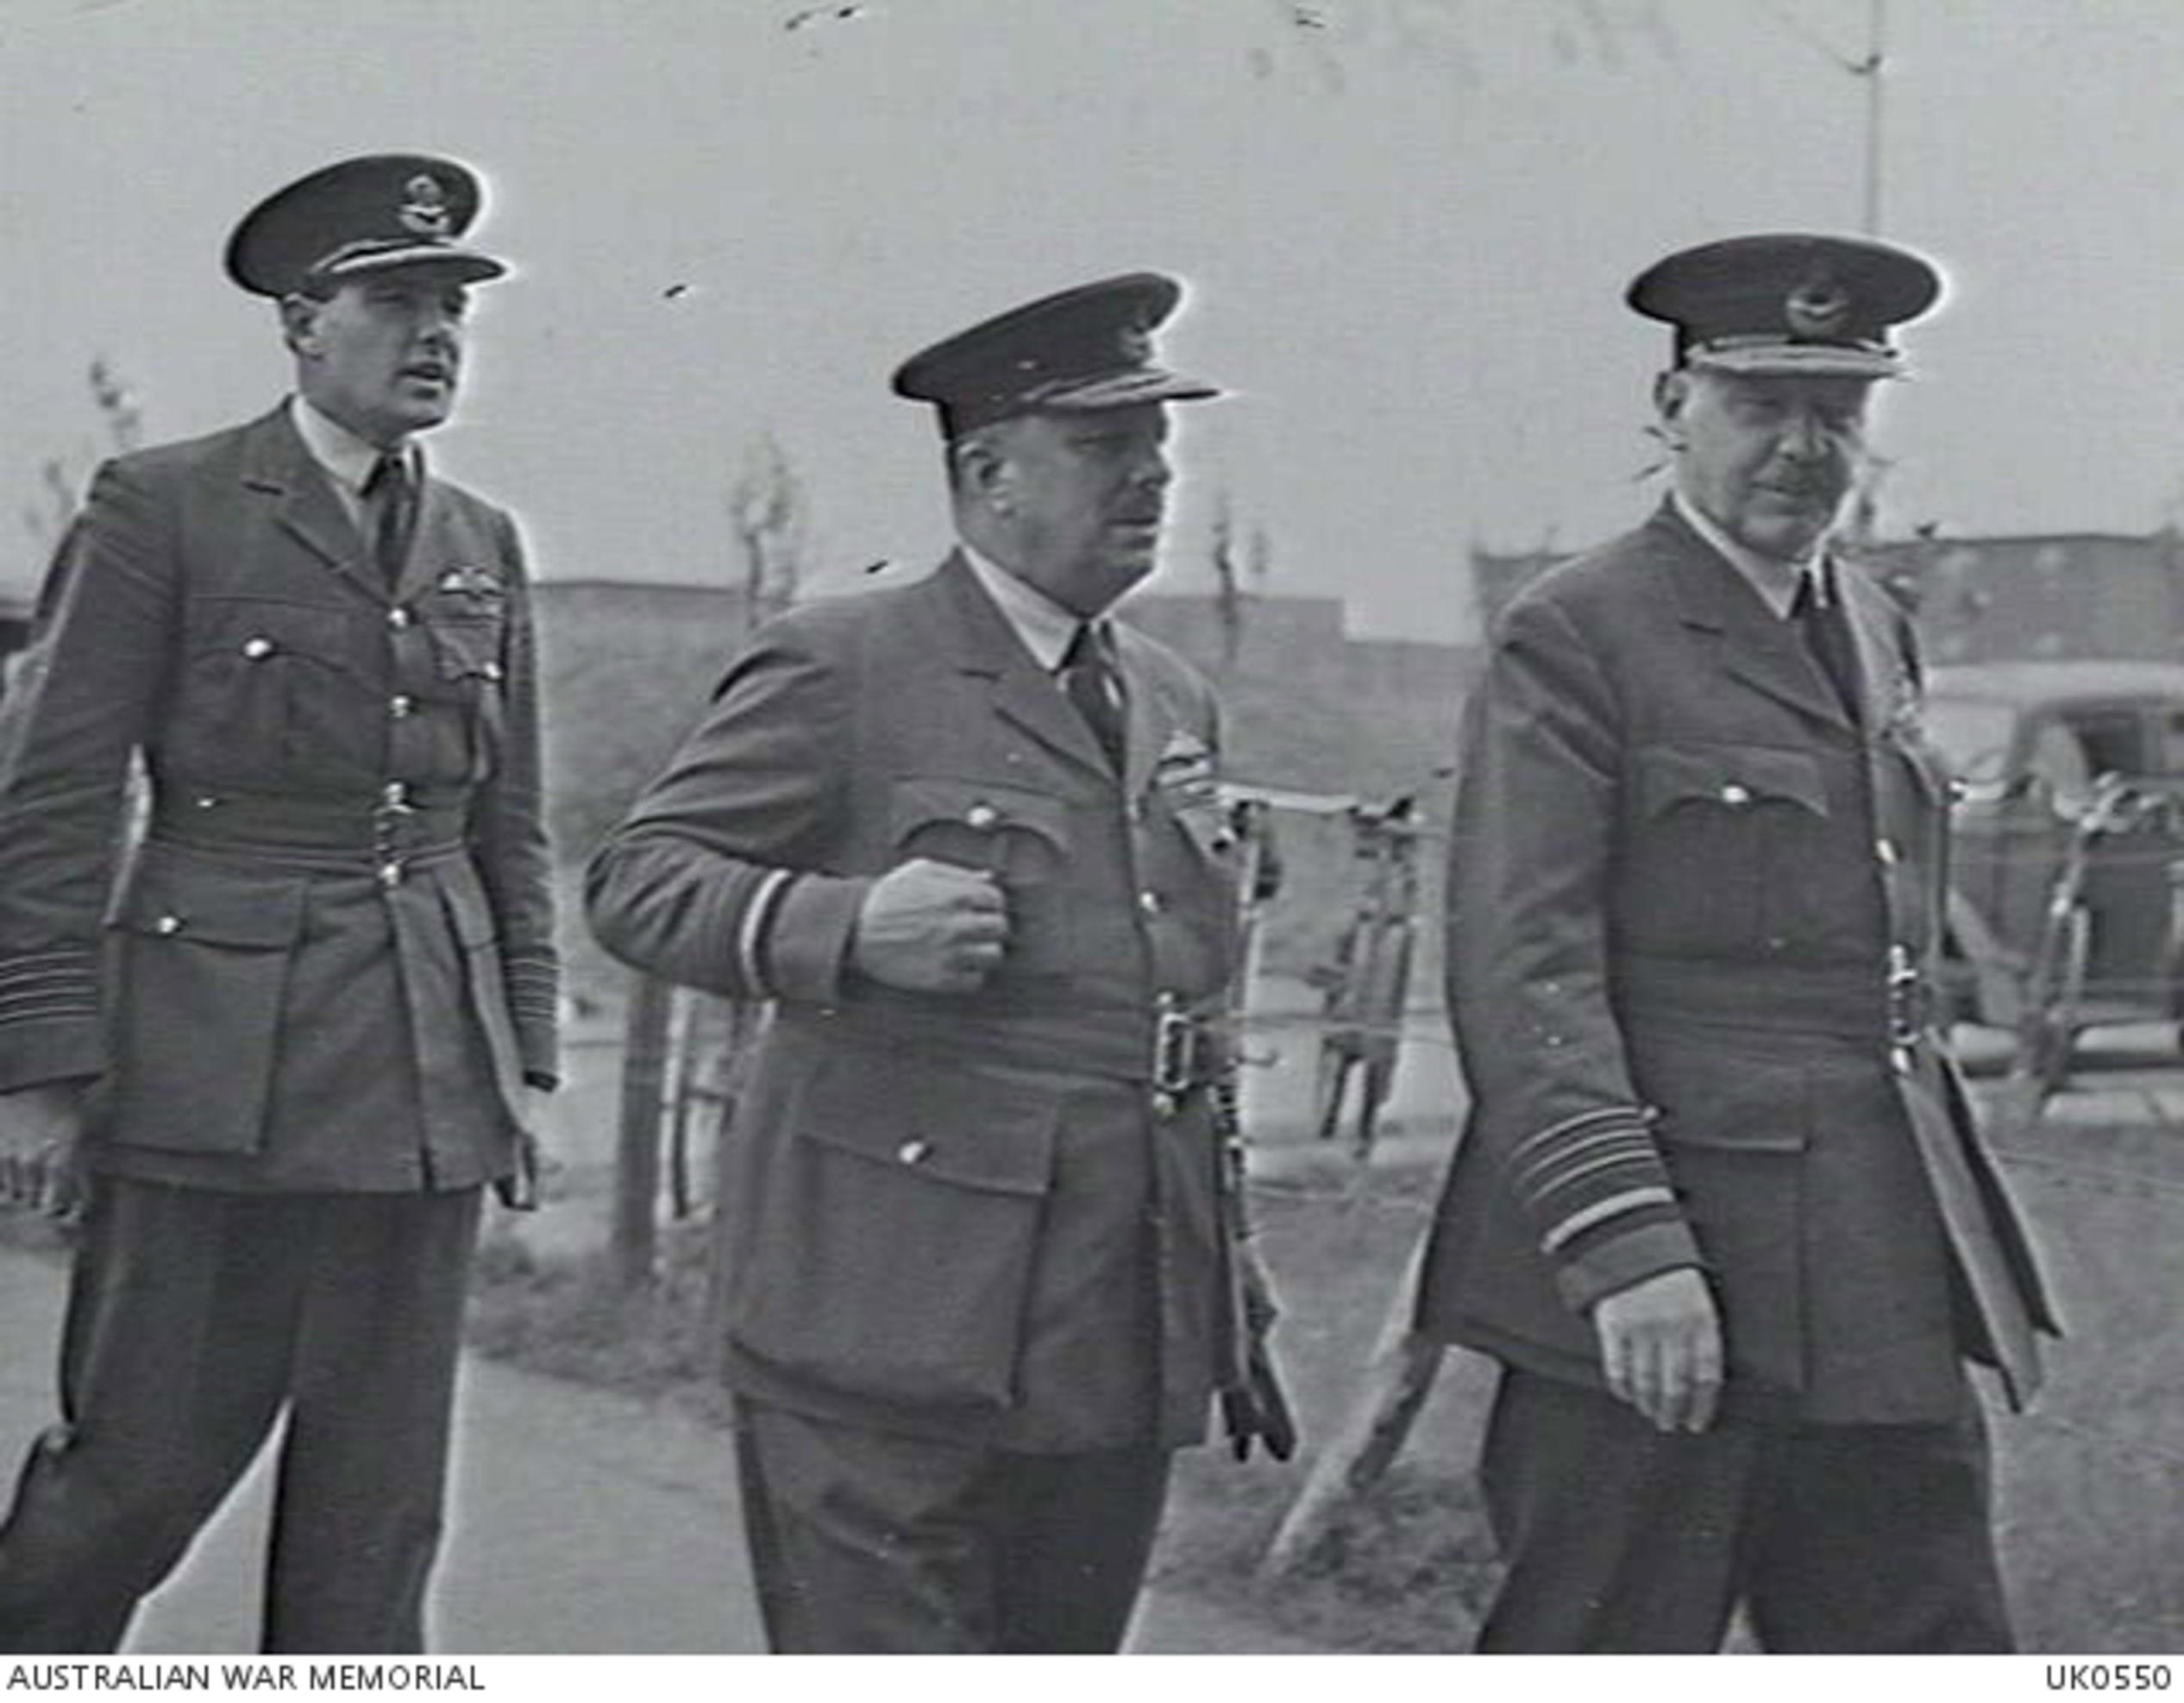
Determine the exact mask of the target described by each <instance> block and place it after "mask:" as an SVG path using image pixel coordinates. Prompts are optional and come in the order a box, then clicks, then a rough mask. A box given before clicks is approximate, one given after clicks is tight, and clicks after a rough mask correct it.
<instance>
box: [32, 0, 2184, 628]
mask: <svg viewBox="0 0 2184 1703" xmlns="http://www.w3.org/2000/svg"><path fill="white" fill-rule="evenodd" d="M1876 16H1878V18H1879V21H1880V25H1881V30H1880V41H1881V45H1882V47H1883V49H1884V58H1883V61H1882V67H1881V71H1880V81H1879V92H1880V118H1881V122H1880V149H1879V154H1878V160H1879V172H1878V177H1879V183H1880V198H1879V215H1880V217H1879V224H1880V230H1881V232H1882V234H1884V235H1886V236H1889V237H1891V238H1892V239H1894V240H1897V241H1900V242H1906V243H1909V244H1911V246H1913V247H1915V248H1919V249H1921V250H1922V251H1924V253H1926V254H1928V255H1930V256H1932V257H1933V258H1934V259H1936V261H1939V262H1940V263H1941V264H1942V267H1943V268H1944V270H1945V272H1946V273H1947V275H1948V277H1949V294H1948V296H1947V298H1946V299H1945V301H1944V304H1943V305H1942V309H1941V310H1940V311H1938V312H1937V313H1936V314H1935V315H1934V316H1932V317H1930V318H1929V319H1928V320H1926V321H1924V322H1922V323H1921V324H1918V325H1917V326H1914V327H1912V328H1911V329H1910V330H1909V331H1908V332H1906V333H1905V336H1904V339H1903V341H1904V342H1905V345H1906V347H1907V348H1908V349H1910V350H1911V355H1912V358H1913V360H1914V361H1915V363H1916V365H1917V368H1918V375H1917V377H1916V378H1915V379H1914V380H1912V381H1911V382H1909V383H1905V384H1902V385H1897V386H1890V389H1891V392H1892V393H1891V394H1890V395H1889V396H1888V398H1887V399H1886V406H1885V408H1884V410H1883V412H1882V417H1881V419H1880V426H1879V431H1878V443H1879V447H1880V451H1881V453H1882V455H1883V456H1884V457H1885V458H1886V461H1887V463H1888V467H1887V472H1886V479H1885V481H1884V483H1883V485H1882V487H1881V514H1882V522H1883V526H1884V529H1886V530H1889V531H1905V530H1908V529H1909V528H1910V527H1911V526H1913V525H1939V526H1940V527H1941V528H1942V531H1944V532H1945V533H1948V534H1950V535H1954V536H1979V535H1983V534H1993V533H2016V532H2044V531H2122V532H2143V531H2150V530H2152V529H2154V528H2156V527H2157V526H2159V525H2163V524H2164V523H2165V522H2168V521H2169V520H2172V519H2178V518H2184V386H2180V385H2179V383H2178V377H2179V375H2180V374H2184V312H2181V311H2179V310H2180V308H2184V218H2180V217H2177V214H2176V210H2175V190H2174V187H2173V184H2174V179H2175V162H2176V161H2177V160H2180V159H2184V101H2180V100H2178V99H2177V97H2176V94H2175V91H2177V90H2178V89H2179V88H2180V87H2184V6H2179V5H2177V4H2175V0H1886V3H1884V4H1883V5H1881V6H1880V7H1876V6H1875V5H1874V4H1873V0H1317V3H1311V4H1301V3H1293V0H869V3H862V4H841V3H837V4H832V5H827V6H821V7H811V6H807V5H804V4H800V3H795V0H710V3H700V0H375V3H373V4H369V5H363V4H356V3H334V0H0V383H4V386H5V394H6V398H7V405H6V406H5V407H4V408H0V588H5V587H22V586H25V585H28V584H30V583H34V582H35V579H36V577H37V575H38V573H39V572H40V570H41V567H42V561H43V545H42V544H41V542H40V539H39V537H38V536H37V534H36V531H35V528H34V526H33V525H32V524H31V523H30V521H29V519H28V518H27V517H25V516H24V515H23V513H22V512H23V511H26V510H32V511H37V510H40V509H41V506H47V504H48V499H47V496H46V493H45V491H44V488H43V483H42V480H41V468H42V466H43V465H44V464H45V463H46V462H47V461H48V460H51V459H53V458H56V457H58V458H59V459H60V461H61V462H62V463H63V465H64V466H65V468H66V469H67V474H68V477H69V478H70V479H72V480H73V481H80V480H81V478H82V477H83V476H84V475H85V474H87V473H88V472H89V470H90V468H91V466H92V465H93V463H94V462H95V460H96V458H97V455H98V454H99V453H100V449H99V446H100V443H101V425H100V419H99V416H98V414H97V411H96V409H95V408H94V406H93V405H92V403H91V399H90V394H89V391H88V387H87V386H86V383H85V372H86V369H87V368H88V366H89V364H90V362H91V360H92V359H93V358H94V357H98V358H103V359H104V360H105V361H107V362H109V363H110V366H111V367H112V368H113V369H114V370H116V372H118V373H119V374H122V376H123V377H124V378H125V379H126V380H127V381H128V383H129V386H130V388H131V391H132V393H133V395H134V397H135V400H136V402H137V405H138V406H139V407H140V409H141V416H142V422H143V430H144V432H145V435H146V437H147V438H148V439H151V440H154V441H156V440H159V439H164V438H170V437H185V436H190V435H193V434H195V433H198V432H202V431H208V430H216V429H217V428H219V427H221V426H223V425H226V424H233V423H235V422H237V421H240V420H242V419H244V418H249V417H251V416H252V415H254V414H256V413H258V412H262V411H263V410H264V409H266V408H267V407H269V406H271V405H273V402H274V401H275V400H277V399H278V398H279V396H280V395H281V394H282V393H283V392H284V390H285V388H286V385H287V383H288V379H289V372H288V366H287V360H286V355H285V354H284V352H283V350H282V349H281V347H280V343H279V336H278V332H277V328H276V325H275V322H274V318H273V310H272V308H271V305H269V304H267V303H266V302H263V301H261V300H260V299H258V298H253V297H249V296H247V295H245V294H243V293H242V292H240V291H239V290H237V289H235V287H234V286H232V285H230V284H229V282H228V281H227V280H226V279H225V277H224V276H223V273H222V272H221V268H220V255H221V250H222V248H223V245H224V243H225V242H226V239H227V236H228V233H229V229H231V227H232V226H233V224H234V223H235V220H236V219H237V218H238V217H240V216H241V215H242V212H243V211H246V210H247V209H248V207H249V206H250V205H251V204H254V202H255V201H257V200H258V199H259V198H261V197H262V196H263V195H265V194H266V193H267V192H270V191H271V190H273V188H275V187H277V186H279V185H280V184H282V183H284V182H286V181H288V180H289V179H292V178H295V177H298V176H300V175H301V174H303V173H304V172H306V171H309V170H311V169H313V168H314V167H317V166H319V165H322V164H324V163H326V162H328V161H329V160H335V159H337V158H341V157H342V156H344V155H348V154H359V153H367V152H373V151H381V150H418V151H424V152H440V153H447V154H454V155H455V156H457V157H459V158H461V159H462V160H466V161H468V162H469V163H470V164H472V165H473V166H474V167H478V168H479V169H480V170H481V171H482V172H483V173H485V174H486V179H487V181H488V184H489V191H488V200H487V205H486V211H485V213H484V215H483V217H482V218H481V219H480V223H479V224H478V225H477V226H476V227H475V228H474V231H473V233H472V236H473V238H474V241H475V242H477V243H478V244H479V245H480V246H481V247H484V248H488V249H489V250H491V251H492V252H494V253H496V254H499V255H505V256H506V257H507V258H509V259H510V260H511V261H512V262H513V263H514V265H515V267H516V268H517V270H516V275H515V276H513V277H511V279H509V280H506V281H504V282H501V283H498V284H494V285H492V286H486V287H485V288H484V289H482V290H481V291H480V296H479V300H478V303H477V307H476V311H475V313H474V318H473V322H472V324H473V331H472V339H471V350H470V355H469V357H468V374H467V377H466V380H465V386H464V393H463V397H462V399H461V405H460V408H459V412H458V415H457V418H456V420H455V422H454V423H453V424H450V425H449V426H448V427H446V428H443V429H442V430H440V431H438V432H436V433H435V434H433V436H432V438H431V440H430V453H431V455H432V456H433V458H434V463H435V466H436V468H437V469H438V470H440V471H442V472H444V473H447V474H450V475H451V476H453V477H455V478H457V479H458V480H461V481H462V482H464V483H467V484H468V485H470V486H472V487H474V488H476V489H478V490H480V491H481V492H483V493H486V495H488V496H491V497H493V498H494V499H495V500H499V501H501V502H504V503H505V504H506V505H507V506H510V507H511V508H512V509H513V510H514V511H515V512H517V513H518V516H519V517H520V518H521V519H522V521H523V523H524V530H525V534H526V537H527V540H528V542H529V544H530V552H531V556H532V558H533V566H534V569H535V571H536V572H537V573H538V574H539V575H542V576H544V577H550V578H563V579H590V578H627V579H650V580H674V581H716V582H719V581H730V580H732V579H734V578H735V577H737V575H738V574H739V572H740V569H739V566H738V563H737V556H736V553H735V549H734V545H733V543H732V540H731V536H730V533H729V531H728V525H727V514H728V506H729V502H730V499H731V493H732V491H733V489H734V487H735V486H736V484H737V480H738V475H739V474H740V473H741V471H742V470H743V469H744V468H745V467H747V466H748V465H749V464H750V460H751V458H752V457H753V456H754V455H755V454H756V453H757V450H758V446H759V445H760V444H761V443H763V441H764V440H766V439H767V438H768V437H770V438H771V439H772V440H773V441H774V442H775V443H777V444H778V445H779V446H780V449H781V453H782V455H783V456H785V457H786V459H787V461H788V464H789V465H790V467H791V468H793V469H794V473H795V474H796V477H797V479H798V481H799V483H800V487H801V488H802V489H803V491H804V493H805V494H806V498H807V500H808V503H809V506H810V522H809V525H810V542H809V551H808V555H809V560H808V562H807V564H806V570H805V571H806V581H807V583H808V584H811V585H813V586H815V587H821V588H831V587H833V586H836V585H839V584H844V583H849V582H853V581H855V580H856V578H857V576H858V575H859V573H860V571H861V569H863V567H864V565H865V564H868V563H870V562H875V561H878V560H882V559H886V560H889V561H894V562H906V563H916V562H926V561H929V560H931V559H932V558H933V557H934V556H937V555H938V553H939V551H941V550H943V549H945V545H946V544H947V542H948V537H949V529H948V519H947V514H946V509H945V502H944V498H943V488H942V485H941V481H940V476H939V468H940V462H939V450H938V441H937V438H936V437H935V435H934V432H933V429H932V422H931V419H930V417H929V415H928V413H927V412H926V411H924V410H922V409H920V408H919V407H918V406H916V405H913V404H910V403H907V402H904V401H901V400H900V399H896V398H894V396H893V395H892V394H890V393H889V392H888V387H887V380H888V374H889V373H890V372H891V371H892V370H893V368H894V366H895V365H896V363H897V362H898V361H901V359H902V358H903V357H904V356H905V355H908V354H910V353H911V352H912V351H913V350H915V349H918V348H919V347H921V346H922V345H924V344H926V343H927V342H931V341H932V340H934V339H936V338H938V337H940V336H945V335H946V334H948V333H950V332H952V331H954V330H958V329H960V328H962V327H963V326H964V325H967V324H970V323H971V322H973V321H975V320H976V319H980V318H982V317H986V316H987V315H988V314H990V313H994V312H996V311H1001V310H1002V309H1004V308H1007V307H1009V306H1011V305H1015V304H1016V303H1018V302H1020V301H1022V300H1025V299H1027V298H1031V297H1033V296H1036V295H1039V294H1043V293H1045V292H1048V291H1051V290H1054V289H1059V288H1062V287H1064V286H1070V285H1073V284H1076V283H1080V282H1083V281H1085V280H1089V279H1094V278H1098V277H1101V276H1105V275H1108V274H1111V273H1120V272H1126V271H1132V270H1136V269H1140V268H1152V269H1158V270H1163V271H1168V272H1172V273H1177V274H1178V275H1179V276H1182V277H1183V278H1184V279H1186V280H1188V282H1189V286H1190V296H1189V305H1188V306H1187V308H1186V310H1185V311H1184V313H1183V315H1182V316H1181V317H1179V318H1178V319H1177V321H1176V322H1174V323H1173V324H1172V325H1171V327H1170V330H1169V331H1168V332H1167V334H1166V335H1165V336H1164V340H1163V343H1164V358H1166V359H1167V360H1168V361H1169V362H1170V364H1171V365H1174V366H1177V367H1178V368H1183V369H1185V370H1188V371H1191V372H1194V373H1201V374H1205V375H1207V376H1209V377H1212V378H1214V379H1216V380H1219V381H1221V383H1222V384H1223V385H1224V386H1227V388H1228V390H1229V392H1230V394H1229V395H1228V396H1227V397H1226V398H1224V399H1221V400H1220V401H1218V402H1213V403H1208V404H1202V405H1190V406H1189V407H1187V408H1183V409H1179V410H1178V411H1177V412H1178V415H1179V416H1180V418H1179V421H1178V424H1179V431H1178V437H1177V460H1178V462H1179V465H1180V468H1181V472H1182V483H1181V485H1180V487H1179V488H1178V492H1177V502H1176V505H1175V508H1174V524H1173V525H1172V526H1171V529H1170V539H1169V543H1168V545H1167V548H1166V550H1165V551H1164V563H1163V568H1162V571H1161V575H1160V577H1159V579H1158V581H1156V582H1155V584H1156V588H1158V589H1164V590H1170V591H1186V592H1187V591H1194V590H1196V591H1203V590H1207V589H1209V588H1211V586H1212V584H1213V579H1212V574H1211V571H1210V569H1209V567H1208V539H1209V537H1210V531H1211V526H1212V521H1213V517H1214V513H1215V512H1216V510H1217V509H1218V508H1220V507H1221V506H1223V505H1224V504H1225V505H1226V506H1227V507H1228V508H1229V509H1230V510H1231V511H1232V512H1233V514H1234V516H1235V517H1236V519H1237V522H1238V525H1239V528H1241V529H1243V530H1244V531H1251V530H1253V529H1256V530H1259V531H1263V532H1264V533H1265V537H1266V540H1267V549H1268V552H1269V553H1268V557H1267V561H1268V571H1267V576H1266V580H1265V586H1266V588H1267V589H1268V590H1270V591H1274V592H1284V593H1292V594H1321V595H1328V596H1339V597H1342V598H1344V599H1345V600H1346V602H1347V605H1348V612H1349V616H1350V620H1351V625H1352V630H1353V631H1354V632H1358V633H1359V634H1361V635H1371V636H1408V637H1413V638H1433V639H1460V638H1465V637H1468V636H1470V632H1471V625H1472V610H1471V606H1470V600H1469V591H1468V581H1467V576H1466V575H1465V562H1466V561H1467V553H1468V551H1469V550H1471V549H1472V547H1473V546H1479V547H1484V548H1488V549H1496V550H1522V549H1530V548H1534V547H1538V546H1541V545H1546V546H1551V547H1554V548H1575V547H1578V546H1580V545H1583V544H1587V543H1590V542H1592V541H1595V540H1597V539H1600V538H1603V537H1607V536H1610V535H1611V534H1612V533H1614V532H1616V531H1620V530H1621V529H1622V528H1623V527H1625V526H1627V525H1630V524H1633V523H1634V522H1635V520H1636V519H1637V518H1639V517H1640V516H1641V515H1642V513H1643V512H1645V510H1646V509H1647V507H1648V506H1650V504H1651V502H1652V501H1654V500H1655V495H1656V491H1657V484H1656V482H1655V481H1649V480H1648V479H1647V478H1646V477H1645V474H1646V470H1647V468H1649V467H1650V466H1651V464H1652V462H1653V460H1654V456H1653V455H1652V452H1651V444H1650V442H1649V440H1648V438H1647V436H1646V434H1645V431H1644V426H1645V423H1646V420H1647V415H1648V406H1647V390H1648V386H1649V383H1650V380H1651V378H1652V375H1653V374H1654V371H1655V369H1656V368H1658V367H1659V366H1660V363H1661V361H1662V358H1663V356H1664V355H1665V354H1666V332H1665V330H1662V328H1660V327H1657V326H1654V325H1653V324H1650V323H1649V322H1647V321H1644V320H1641V319H1639V318H1638V317H1635V315H1633V314H1631V313H1630V312H1629V311H1628V310H1627V309H1625V308H1624V307H1623V306H1622V289H1623V286H1624V285H1625V284H1626V283H1627V282H1628V281H1629V279H1630V277H1632V276H1633V275H1634V274H1635V273H1637V272H1638V271H1640V270H1641V269H1642V268H1643V267H1645V266H1646V265H1647V264H1648V263H1649V262H1651V261H1653V260H1654V259H1655V258H1657V257H1659V256H1660V255H1663V254H1665V253H1667V252H1669V251H1670V250H1672V249H1673V248H1679V247H1682V246H1684V245H1685V244H1688V243H1692V242H1703V241H1707V240H1710V239H1712V238H1715V237H1717V236H1725V235H1729V234H1732V233H1735V232H1737V231H1743V230H1754V229H1817V230H1842V231H1853V230H1855V229H1859V228H1860V227H1861V223H1863V222H1864V220H1865V218H1866V217H1867V205H1866V203H1867V171H1868V161H1867V138H1868V120H1869V116H1870V115H1869V105H1868V103H1869V97H1870V95H1871V93H1872V92H1873V79H1871V78H1870V77H1868V76H1861V75H1860V74H1858V72H1857V71H1856V70H1855V66H1857V64H1858V63H1859V62H1860V60H1861V59H1862V58H1863V56H1864V55H1865V54H1866V53H1867V51H1868V48H1869V46H1870V42H1871V32H1872V31H1873V25H1874V22H1875V19H1876ZM40 524H41V525H44V524H45V522H44V521H43V520H42V519H41V522H40Z"/></svg>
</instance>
